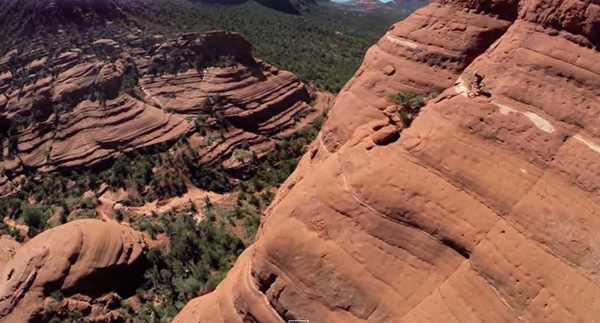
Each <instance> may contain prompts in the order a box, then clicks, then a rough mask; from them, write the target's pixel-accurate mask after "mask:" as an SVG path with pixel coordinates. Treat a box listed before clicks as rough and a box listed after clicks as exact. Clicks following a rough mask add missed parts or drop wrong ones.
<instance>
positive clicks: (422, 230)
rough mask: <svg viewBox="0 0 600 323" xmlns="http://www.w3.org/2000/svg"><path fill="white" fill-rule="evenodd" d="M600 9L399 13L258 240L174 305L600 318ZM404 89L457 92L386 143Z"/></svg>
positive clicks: (465, 4) (215, 309)
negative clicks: (477, 91)
mask: <svg viewBox="0 0 600 323" xmlns="http://www.w3.org/2000/svg"><path fill="white" fill-rule="evenodd" d="M461 8H462V9H461ZM599 8H600V7H599V6H598V4H597V3H596V2H593V1H584V0H579V1H577V0H572V1H552V0H522V1H520V2H519V3H517V2H516V1H454V2H447V3H441V2H438V3H435V4H432V5H429V6H428V7H426V8H424V9H422V10H420V11H418V12H417V13H416V14H415V15H413V16H411V17H410V18H408V19H407V20H406V21H405V22H402V23H400V24H398V25H396V26H395V27H394V28H393V30H391V31H390V33H391V35H390V34H388V35H386V36H385V37H384V39H382V41H380V43H378V45H377V46H375V47H374V48H373V49H371V50H370V51H369V53H368V54H367V57H366V58H365V63H364V65H363V67H361V70H360V71H359V72H358V73H357V75H356V77H355V78H354V79H353V80H352V81H351V82H350V83H349V84H348V86H346V88H345V90H344V92H343V93H342V94H340V97H339V98H338V99H337V103H336V105H335V107H334V108H333V110H332V114H331V117H330V118H329V119H328V121H327V122H326V126H325V128H324V130H323V131H322V133H321V135H322V136H323V137H324V139H325V140H324V141H325V144H323V143H322V142H321V141H320V140H318V141H317V142H316V143H315V145H314V147H313V149H312V150H311V151H310V152H309V153H308V154H307V155H306V156H305V157H304V158H303V160H302V162H301V164H300V166H299V169H298V172H301V176H299V175H298V174H295V175H292V179H293V180H294V181H295V185H294V187H293V188H292V189H291V190H286V191H285V192H284V193H282V192H283V191H282V192H280V194H279V195H280V196H278V197H277V198H276V200H275V204H274V205H273V206H272V207H271V208H270V209H269V212H268V214H267V215H266V216H265V217H264V218H263V222H262V226H261V229H260V231H259V234H258V236H257V242H256V243H255V244H254V246H252V247H251V248H250V249H249V250H247V251H246V252H245V253H244V254H243V255H242V256H241V257H240V258H239V260H238V261H237V263H236V264H235V266H234V268H233V269H232V271H231V272H230V274H229V275H228V276H227V278H226V279H225V280H224V281H223V282H222V283H221V285H220V286H219V287H218V288H217V290H216V291H215V292H214V293H211V294H209V295H205V296H203V297H200V298H198V299H196V300H194V301H192V302H190V303H189V304H188V305H187V306H186V307H185V308H184V310H183V311H182V312H181V313H180V314H179V316H178V317H177V318H176V319H175V322H282V321H283V322H285V321H286V320H290V319H307V320H310V322H404V323H413V322H414V323H417V322H418V323H424V322H431V323H433V322H457V323H458V322H486V323H487V322H530V323H531V322H590V323H591V322H596V321H597V315H598V313H600V303H599V302H598V299H600V276H599V272H598V268H599V267H598V263H599V261H600V238H599V237H598V235H597V234H596V231H598V230H599V229H600V219H599V218H598V214H600V197H599V196H598V186H599V185H600V164H599V162H598V160H600V159H599V158H598V154H599V153H600V130H599V129H600V128H599V126H598V120H597V118H596V115H597V114H598V111H600V104H599V103H598V100H597V98H598V95H599V93H598V91H599V90H598V89H600V67H599V65H598V61H600V53H599V52H598V48H597V47H596V46H597V45H598V42H599V41H600V38H599V37H598V35H599V33H598V31H599V30H598V26H597V23H596V22H597V21H598V19H599V18H600V17H598V12H600V10H598V9H599ZM466 18H469V19H466ZM513 20H514V21H513ZM418 26H421V27H420V28H423V29H419V28H417V27H418ZM420 30H421V31H420ZM418 34H420V35H421V36H419V37H417V36H416V35H418ZM444 35H445V37H444ZM458 35H461V36H460V37H457V36H458ZM388 36H393V37H392V38H389V37H388ZM394 37H403V38H401V39H400V38H394ZM427 37H429V38H427ZM436 39H438V40H437V41H438V42H437V43H436ZM442 39H444V40H446V41H449V40H450V41H451V42H450V44H453V42H454V41H455V42H457V43H456V44H453V45H444V46H443V47H442V46H441V43H440V42H441V40H442ZM396 41H398V42H399V43H397V42H396ZM451 46H455V47H451ZM385 48H387V50H384V49H385ZM392 50H393V51H392ZM388 65H392V66H393V69H392V68H386V66H388ZM384 68H385V71H386V72H385V73H384ZM392 70H393V72H391V71H392ZM475 70H478V71H479V73H481V74H483V75H485V76H486V78H485V82H486V85H487V90H488V92H489V93H488V95H487V96H480V97H476V98H474V99H470V98H469V97H468V96H467V93H466V90H467V85H468V84H467V81H466V80H468V79H469V78H470V77H471V75H472V74H473V71H475ZM386 74H389V75H386ZM407 90H409V91H410V90H413V91H417V92H421V93H426V92H428V91H443V92H442V93H441V95H440V96H439V97H438V98H436V99H435V100H432V101H430V102H429V104H428V105H427V106H426V107H425V108H424V109H423V110H422V112H421V113H420V114H419V115H418V117H417V118H416V119H415V120H414V122H413V123H412V125H411V126H410V127H408V128H406V129H404V130H403V131H402V133H401V134H400V138H399V139H398V140H396V141H393V140H392V141H389V140H385V145H374V143H373V141H374V138H378V139H377V140H380V139H381V138H383V137H388V136H387V135H386V136H383V135H381V136H375V137H372V135H373V133H374V132H375V131H381V129H384V128H381V127H377V129H379V130H374V127H373V125H372V123H373V122H374V121H376V122H386V120H387V117H386V116H385V115H382V114H381V112H380V110H379V109H378V107H384V106H385V105H387V103H386V102H385V99H386V95H387V94H388V93H390V92H392V91H407ZM384 108H385V107H384ZM382 110H383V109H382ZM373 120H374V121H373ZM386 133H388V132H387V131H386ZM388 139H389V138H388ZM292 179H291V180H292ZM284 186H286V185H284ZM282 195H283V196H282Z"/></svg>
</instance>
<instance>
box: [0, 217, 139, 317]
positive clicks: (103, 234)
mask: <svg viewBox="0 0 600 323" xmlns="http://www.w3.org/2000/svg"><path fill="white" fill-rule="evenodd" d="M145 248H146V243H145V241H144V239H143V236H142V234H140V233H138V232H136V231H134V230H133V229H131V228H129V227H125V226H122V225H119V224H117V223H114V222H102V221H98V220H91V219H86V220H76V221H73V222H70V223H67V224H64V225H61V226H58V227H56V228H53V229H50V230H47V231H45V232H43V233H41V234H39V235H37V236H36V237H35V238H33V239H32V240H30V241H29V242H27V243H26V244H25V245H23V247H22V248H20V249H18V250H17V252H16V254H15V255H14V256H13V257H12V259H11V260H10V261H9V262H8V263H6V265H5V266H4V273H3V274H2V281H0V317H2V320H3V321H6V322H27V321H28V320H35V317H36V315H40V314H41V312H42V311H43V309H44V302H43V300H44V298H45V297H46V296H47V295H48V294H50V293H51V292H53V291H56V290H59V291H61V292H62V293H63V294H64V295H65V296H69V295H74V294H82V295H88V296H89V297H98V296H100V295H102V294H104V293H108V292H111V291H114V290H126V289H127V288H130V287H131V284H133V282H134V281H136V280H137V279H139V278H140V276H141V272H140V271H139V270H140V269H142V270H143V266H142V262H143V259H144V258H143V256H142V252H143V251H144V249H145ZM99 282H101V283H99ZM89 297H88V298H89ZM86 299H87V298H86ZM69 302H71V303H72V304H71V307H73V306H75V307H73V308H72V309H77V308H79V307H81V306H84V307H87V306H88V305H85V304H84V303H87V302H81V301H80V302H79V303H78V301H76V300H69ZM77 304H79V305H78V306H79V307H78V306H76V305H77ZM67 305H68V304H67Z"/></svg>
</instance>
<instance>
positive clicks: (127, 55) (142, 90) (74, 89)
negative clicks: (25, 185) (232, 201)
mask: <svg viewBox="0 0 600 323" xmlns="http://www.w3.org/2000/svg"><path fill="white" fill-rule="evenodd" d="M88 51H91V52H92V54H86V52H88ZM100 59H104V60H108V61H114V62H106V61H101V60H100ZM2 70H4V71H5V72H4V73H2V74H0V90H2V91H3V94H2V95H0V124H1V125H2V129H0V148H2V149H0V150H1V151H0V152H1V154H0V168H1V169H4V170H6V171H7V174H9V175H12V176H14V175H15V174H19V173H21V172H22V171H23V170H41V171H52V170H56V169H59V170H60V169H73V168H82V167H89V166H92V165H95V164H97V163H99V162H102V161H105V160H108V159H111V158H113V157H115V156H117V155H119V154H122V153H123V152H126V151H129V150H133V149H136V148H140V147H144V146H151V145H155V144H158V143H162V142H167V141H173V140H175V139H177V138H180V137H181V136H182V135H192V134H194V133H195V132H196V131H194V130H197V127H198V125H199V124H200V123H202V124H205V125H214V124H215V123H221V124H219V125H218V126H219V127H220V128H223V129H222V132H223V133H221V134H220V135H222V137H223V140H220V139H219V140H212V139H211V140H207V139H206V138H202V137H199V138H194V139H193V140H192V141H194V142H202V143H203V144H202V145H203V146H206V149H203V150H202V151H201V155H202V157H201V159H202V163H203V164H211V165H212V164H215V163H217V162H225V161H227V160H229V159H230V158H231V157H232V154H233V152H234V151H235V150H236V149H238V148H240V147H242V146H243V147H245V149H250V150H253V151H256V152H258V153H259V154H258V155H260V153H266V152H268V151H269V150H270V149H272V148H273V146H274V143H273V138H275V137H278V136H281V135H284V134H289V132H290V131H294V130H296V129H297V128H298V127H300V126H302V125H304V124H305V123H303V122H301V121H302V120H303V119H305V118H307V117H308V119H309V120H311V119H312V118H314V117H316V116H318V115H319V113H320V112H319V111H316V110H315V109H313V108H312V107H311V106H310V105H309V104H308V102H309V101H310V100H311V96H312V94H311V93H309V91H308V89H307V88H306V87H305V85H304V84H303V83H302V82H300V81H299V80H298V78H297V77H296V76H295V75H293V74H292V73H289V72H286V71H279V70H278V69H276V68H274V67H272V66H270V65H268V64H267V63H265V62H262V61H260V60H257V59H255V58H254V57H253V56H252V46H251V44H250V43H249V42H248V41H247V40H245V39H244V38H243V37H242V36H241V35H239V34H235V33H228V32H220V31H216V32H209V33H206V34H203V35H198V34H186V35H183V36H181V37H178V38H175V39H170V40H165V41H157V42H156V43H155V44H153V45H152V44H143V43H142V41H141V38H140V35H139V33H134V34H130V35H127V36H125V37H123V38H118V37H117V38H116V40H113V39H97V40H95V41H94V42H92V44H91V47H90V48H84V49H83V50H80V49H75V50H69V51H65V52H62V53H57V54H49V53H46V52H43V51H42V52H39V53H37V52H27V53H20V52H19V51H11V52H9V53H7V54H6V55H5V56H4V57H3V58H2V60H1V61H0V71H2ZM199 114H202V115H203V116H204V117H206V119H205V120H202V121H200V122H199V121H198V117H199ZM223 123H224V124H223ZM220 137H221V136H220ZM244 142H245V143H244ZM229 164H231V163H229ZM234 164H235V163H234ZM2 175H4V173H2ZM2 175H0V176H2ZM3 178H4V176H2V177H0V184H1V183H2V182H5V181H6V180H3Z"/></svg>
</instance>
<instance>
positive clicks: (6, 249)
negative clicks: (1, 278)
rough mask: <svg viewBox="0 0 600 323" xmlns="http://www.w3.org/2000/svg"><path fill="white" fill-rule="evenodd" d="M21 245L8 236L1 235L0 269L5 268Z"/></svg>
mask: <svg viewBox="0 0 600 323" xmlns="http://www.w3.org/2000/svg"><path fill="white" fill-rule="evenodd" d="M20 248H21V245H20V244H19V243H18V242H16V241H15V240H13V239H11V238H10V237H8V236H2V237H0V271H2V270H3V269H4V266H5V265H6V263H8V262H9V261H10V259H11V258H12V257H13V256H14V255H15V253H16V252H17V250H19V249H20Z"/></svg>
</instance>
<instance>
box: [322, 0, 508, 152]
mask: <svg viewBox="0 0 600 323" xmlns="http://www.w3.org/2000/svg"><path fill="white" fill-rule="evenodd" d="M484 3H485V2H478V1H439V2H435V3H433V4H430V5H428V6H426V7H423V8H421V9H419V10H417V11H416V12H415V13H413V14H412V15H410V16H409V17H408V18H407V19H405V20H403V21H401V22H398V23H397V24H395V25H393V26H392V27H391V28H390V30H389V31H388V32H387V34H386V35H385V36H383V38H382V39H381V40H380V41H379V42H378V43H377V44H376V45H375V46H373V47H372V48H371V49H369V51H368V52H367V54H366V56H365V59H364V62H363V64H362V66H361V67H360V68H359V70H358V71H357V72H356V75H355V76H354V78H353V79H352V80H350V82H348V84H346V86H345V87H344V89H343V90H342V91H341V92H340V94H339V95H338V99H337V101H336V103H335V107H338V106H339V107H340V108H334V109H332V111H331V113H330V115H329V119H331V122H328V123H327V124H326V125H325V128H324V130H323V133H322V137H323V139H324V143H325V145H326V146H327V148H328V149H329V150H331V151H335V150H337V149H338V148H339V147H340V146H341V145H343V144H344V143H345V142H346V141H347V140H348V139H349V138H350V136H351V135H352V132H353V131H354V129H355V128H356V127H357V126H359V125H363V124H366V123H367V122H369V121H371V120H374V119H380V118H382V117H383V116H384V115H383V110H384V109H385V108H386V107H387V106H388V104H389V103H388V101H387V96H388V95H389V94H391V93H394V92H398V91H408V92H416V93H421V94H427V93H431V92H441V91H442V90H444V89H446V88H448V87H450V86H451V85H452V83H453V82H454V81H455V80H456V78H457V77H458V76H459V74H460V73H461V72H462V71H463V70H464V69H465V68H466V67H467V66H468V65H469V64H470V63H471V62H472V61H473V60H474V59H475V58H476V57H477V56H478V55H480V54H481V53H483V52H484V51H485V50H486V49H487V48H488V47H489V46H490V45H491V44H492V43H494V41H496V40H497V39H498V38H499V37H500V36H501V35H502V34H503V33H504V32H505V31H506V30H507V28H508V27H509V26H510V24H511V22H512V21H513V20H514V19H515V18H516V13H517V12H516V10H517V5H518V4H517V1H515V0H505V1H497V3H491V2H490V3H491V4H489V5H484ZM492 4H493V5H492Z"/></svg>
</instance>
